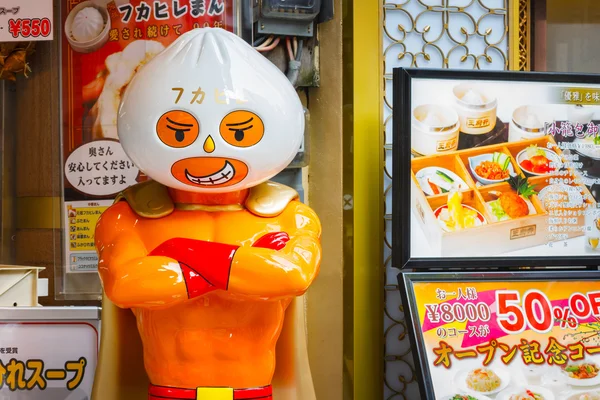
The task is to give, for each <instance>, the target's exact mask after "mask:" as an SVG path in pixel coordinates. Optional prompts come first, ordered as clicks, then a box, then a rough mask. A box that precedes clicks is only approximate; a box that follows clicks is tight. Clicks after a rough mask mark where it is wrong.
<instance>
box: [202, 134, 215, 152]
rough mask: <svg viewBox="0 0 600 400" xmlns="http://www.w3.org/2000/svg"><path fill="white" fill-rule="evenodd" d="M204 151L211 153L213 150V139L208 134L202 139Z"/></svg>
mask: <svg viewBox="0 0 600 400" xmlns="http://www.w3.org/2000/svg"><path fill="white" fill-rule="evenodd" d="M204 151H205V152H207V153H212V152H213V151H215V141H214V140H213V138H212V136H210V135H209V136H208V137H207V138H206V140H205V141H204Z"/></svg>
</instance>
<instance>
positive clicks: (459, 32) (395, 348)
mask: <svg viewBox="0 0 600 400" xmlns="http://www.w3.org/2000/svg"><path fill="white" fill-rule="evenodd" d="M509 8H510V13H509ZM515 8H516V10H515ZM382 11H383V12H382V16H383V18H382V24H383V26H382V27H383V29H382V33H381V34H382V35H383V40H382V42H383V49H382V50H383V52H382V64H383V86H384V90H383V100H384V102H383V110H382V118H383V124H382V125H383V136H384V160H385V161H384V162H385V166H384V176H383V179H384V202H385V212H386V214H385V236H384V246H383V252H384V260H385V261H384V265H385V270H386V286H385V310H384V340H385V366H384V368H385V369H384V383H385V398H386V399H387V400H397V399H419V398H420V395H419V393H418V388H417V384H416V383H417V379H418V377H417V376H416V374H415V369H414V360H413V359H412V354H411V348H410V342H409V340H408V336H407V335H408V330H409V329H410V327H408V326H407V325H406V321H405V318H404V308H403V306H402V304H401V301H400V295H399V288H398V285H397V282H396V275H397V274H398V272H399V271H398V270H396V269H394V268H393V267H392V265H391V222H392V221H391V200H392V199H391V187H392V178H393V175H392V169H391V165H392V163H391V155H392V134H391V133H392V69H393V68H395V67H400V66H402V67H411V68H420V67H426V68H460V69H476V70H478V69H494V70H505V69H508V68H509V63H510V67H511V68H513V69H518V70H528V69H529V66H530V62H529V57H530V55H529V48H530V45H529V29H530V28H529V24H530V10H529V1H528V0H510V7H509V0H395V1H386V0H384V2H383V10H382ZM509 27H510V28H511V29H513V30H516V31H517V32H518V34H516V35H514V36H513V35H511V36H510V37H509ZM513 32H514V31H513ZM510 49H512V51H510V52H509V50H510ZM516 49H518V51H515V50H516ZM515 58H516V59H517V60H518V61H517V60H515ZM513 64H517V65H514V66H513Z"/></svg>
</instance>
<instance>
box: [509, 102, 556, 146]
mask: <svg viewBox="0 0 600 400" xmlns="http://www.w3.org/2000/svg"><path fill="white" fill-rule="evenodd" d="M545 114H546V113H544V112H543V110H542V109H541V108H539V107H534V106H520V107H517V108H516V109H515V110H514V111H513V114H512V119H511V120H510V124H509V127H508V141H509V142H517V141H519V140H526V139H536V138H539V137H542V136H544V135H545V134H546V123H549V122H552V121H551V120H550V121H549V120H548V118H550V117H547V116H546V115H545Z"/></svg>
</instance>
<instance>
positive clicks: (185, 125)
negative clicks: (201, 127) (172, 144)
mask: <svg viewBox="0 0 600 400" xmlns="http://www.w3.org/2000/svg"><path fill="white" fill-rule="evenodd" d="M167 121H168V122H169V123H171V124H173V125H178V126H183V127H188V129H182V128H174V127H172V126H169V125H167V128H169V129H172V130H174V131H189V130H190V129H189V128H191V127H193V126H194V125H193V124H183V123H181V122H175V121H173V120H172V119H171V118H169V117H167Z"/></svg>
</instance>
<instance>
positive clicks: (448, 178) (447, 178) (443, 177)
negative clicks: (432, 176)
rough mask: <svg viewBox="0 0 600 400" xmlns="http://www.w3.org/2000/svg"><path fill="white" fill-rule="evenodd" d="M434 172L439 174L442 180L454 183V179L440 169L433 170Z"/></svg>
mask: <svg viewBox="0 0 600 400" xmlns="http://www.w3.org/2000/svg"><path fill="white" fill-rule="evenodd" d="M435 173H436V174H437V175H439V176H440V177H441V178H442V179H443V180H445V181H446V182H448V183H454V179H452V178H450V177H449V176H448V175H446V174H445V173H443V172H442V171H440V170H437V171H435Z"/></svg>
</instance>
